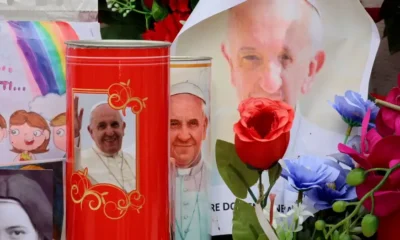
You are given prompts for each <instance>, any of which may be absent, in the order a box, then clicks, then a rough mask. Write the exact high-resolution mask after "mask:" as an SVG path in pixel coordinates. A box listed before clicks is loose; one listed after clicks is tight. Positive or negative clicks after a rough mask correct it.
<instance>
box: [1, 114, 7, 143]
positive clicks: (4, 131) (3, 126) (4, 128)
mask: <svg viewBox="0 0 400 240" xmlns="http://www.w3.org/2000/svg"><path fill="white" fill-rule="evenodd" d="M6 137H7V122H6V120H5V119H4V117H3V116H2V115H1V114H0V142H1V141H3V139H4V138H6Z"/></svg>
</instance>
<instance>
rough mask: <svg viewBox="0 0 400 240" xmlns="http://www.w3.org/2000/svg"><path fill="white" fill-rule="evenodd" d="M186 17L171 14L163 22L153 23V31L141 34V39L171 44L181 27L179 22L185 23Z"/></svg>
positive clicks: (184, 15) (182, 14)
mask: <svg viewBox="0 0 400 240" xmlns="http://www.w3.org/2000/svg"><path fill="white" fill-rule="evenodd" d="M188 17H189V14H184V13H171V14H169V15H168V16H167V17H166V18H164V19H163V20H161V21H159V22H156V23H154V30H147V31H146V32H145V33H143V34H142V38H143V39H145V40H153V41H168V42H173V41H174V40H175V37H176V36H177V35H178V33H179V31H180V30H181V28H182V26H183V24H182V23H181V21H186V20H187V19H188Z"/></svg>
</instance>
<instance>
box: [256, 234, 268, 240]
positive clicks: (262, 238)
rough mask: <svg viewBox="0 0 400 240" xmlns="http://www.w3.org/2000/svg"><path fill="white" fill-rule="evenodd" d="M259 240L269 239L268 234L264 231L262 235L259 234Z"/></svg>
mask: <svg viewBox="0 0 400 240" xmlns="http://www.w3.org/2000/svg"><path fill="white" fill-rule="evenodd" d="M257 240H268V237H267V235H265V234H264V233H263V234H261V235H259V236H258V238H257Z"/></svg>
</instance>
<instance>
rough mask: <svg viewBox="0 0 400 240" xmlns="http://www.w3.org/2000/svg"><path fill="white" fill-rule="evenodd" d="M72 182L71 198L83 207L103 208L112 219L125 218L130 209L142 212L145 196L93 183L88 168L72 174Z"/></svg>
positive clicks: (96, 209) (94, 209)
mask: <svg viewBox="0 0 400 240" xmlns="http://www.w3.org/2000/svg"><path fill="white" fill-rule="evenodd" d="M71 182H72V186H71V198H72V201H73V202H74V203H75V204H79V205H80V208H81V209H83V208H84V207H85V206H88V207H89V209H90V210H91V211H98V210H102V211H103V213H104V215H105V216H106V217H107V218H109V219H111V220H118V219H121V218H123V217H124V216H125V215H126V213H127V212H128V211H129V210H135V211H136V212H137V213H140V210H141V209H142V208H143V205H144V203H145V199H144V196H143V195H141V194H140V193H139V192H138V191H132V192H130V193H126V192H125V191H123V190H122V189H120V188H118V187H116V186H113V185H110V184H95V185H92V184H91V182H90V180H89V178H88V169H87V168H85V169H84V170H83V171H77V172H76V173H74V174H72V176H71ZM118 198H119V199H118Z"/></svg>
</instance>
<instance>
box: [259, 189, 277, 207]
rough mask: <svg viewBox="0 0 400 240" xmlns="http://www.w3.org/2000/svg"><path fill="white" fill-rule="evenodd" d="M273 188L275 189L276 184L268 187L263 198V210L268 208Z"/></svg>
mask: <svg viewBox="0 0 400 240" xmlns="http://www.w3.org/2000/svg"><path fill="white" fill-rule="evenodd" d="M273 187H274V184H270V185H269V186H268V189H267V192H266V193H265V194H264V196H263V201H262V205H261V207H262V209H264V208H265V207H266V206H267V202H268V196H269V193H270V192H271V190H272V188H273Z"/></svg>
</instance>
